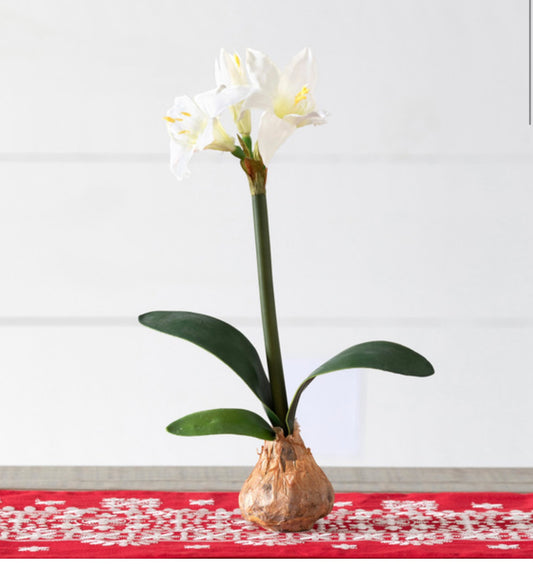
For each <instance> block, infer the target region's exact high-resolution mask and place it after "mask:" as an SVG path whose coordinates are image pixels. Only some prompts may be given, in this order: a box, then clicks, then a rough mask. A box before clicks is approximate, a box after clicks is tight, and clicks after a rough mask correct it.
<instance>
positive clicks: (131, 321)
mask: <svg viewBox="0 0 533 564" xmlns="http://www.w3.org/2000/svg"><path fill="white" fill-rule="evenodd" d="M226 319H227V321H229V322H231V323H234V324H235V325H238V326H259V325H260V324H261V321H260V319H259V318H255V317H229V316H228V317H227V318H226ZM279 322H280V325H282V326H285V327H326V326H327V327H407V328H411V327H412V328H417V327H425V328H436V329H438V328H444V329H445V328H449V327H479V328H487V329H490V328H497V329H520V328H530V327H533V318H532V317H493V318H476V317H471V318H468V317H465V318H452V317H450V318H444V317H442V318H440V317H418V318H415V317H412V318H410V317H391V318H379V317H359V318H355V317H354V318H348V317H309V318H307V317H286V318H284V317H280V320H279ZM138 324H139V323H138V321H137V317H136V316H131V317H129V316H74V315H72V316H71V315H66V316H22V315H21V316H4V317H0V326H1V327H46V326H50V327H132V326H137V325H138Z"/></svg>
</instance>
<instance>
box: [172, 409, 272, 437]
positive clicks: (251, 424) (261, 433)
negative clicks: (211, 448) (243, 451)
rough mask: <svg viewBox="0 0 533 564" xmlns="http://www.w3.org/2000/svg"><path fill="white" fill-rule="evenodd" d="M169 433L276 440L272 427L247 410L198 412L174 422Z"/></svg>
mask: <svg viewBox="0 0 533 564" xmlns="http://www.w3.org/2000/svg"><path fill="white" fill-rule="evenodd" d="M167 431H168V432H169V433H173V434H174V435H183V436H187V437H194V436H197V435H223V434H230V435H248V436H249V437H256V438H258V439H264V440H267V441H271V440H273V439H275V438H276V433H274V431H273V429H272V427H271V426H270V425H269V424H268V423H267V422H266V421H265V420H264V419H263V418H262V417H260V416H259V415H257V413H253V412H252V411H248V410H247V409H208V410H207V411H197V412H196V413H191V414H189V415H186V416H185V417H182V418H181V419H178V420H177V421H174V422H173V423H171V424H170V425H169V426H168V427H167Z"/></svg>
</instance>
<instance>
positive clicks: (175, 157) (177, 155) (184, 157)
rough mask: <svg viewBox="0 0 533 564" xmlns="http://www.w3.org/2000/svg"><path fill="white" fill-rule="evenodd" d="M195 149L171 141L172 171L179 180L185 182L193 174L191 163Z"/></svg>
mask: <svg viewBox="0 0 533 564" xmlns="http://www.w3.org/2000/svg"><path fill="white" fill-rule="evenodd" d="M193 152H194V149H193V148H192V147H188V146H186V145H183V144H181V143H176V141H174V139H172V138H171V139H170V170H171V171H172V172H173V173H174V175H175V176H176V178H177V179H178V180H183V179H184V178H186V177H187V176H189V175H190V174H191V171H190V170H189V161H190V160H191V157H192V154H193Z"/></svg>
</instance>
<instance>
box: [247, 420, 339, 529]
mask: <svg viewBox="0 0 533 564" xmlns="http://www.w3.org/2000/svg"><path fill="white" fill-rule="evenodd" d="M333 499H334V491H333V486H332V485H331V483H330V481H329V480H328V478H327V476H326V475H325V474H324V472H323V471H322V469H321V468H320V467H319V466H318V464H317V463H316V462H315V459H314V458H313V455H312V454H311V450H310V449H308V448H307V447H306V446H305V444H304V442H303V440H302V438H301V437H300V431H299V428H298V425H295V429H294V432H293V433H292V434H291V435H289V436H288V437H285V436H284V434H283V431H282V430H281V429H279V428H276V439H275V440H274V441H265V444H264V446H263V447H262V449H261V452H260V453H259V460H258V462H257V464H256V465H255V468H254V469H253V470H252V473H251V474H250V476H248V479H247V480H246V482H245V483H244V485H243V487H242V489H241V493H240V495H239V507H240V508H241V514H242V516H243V518H244V519H247V520H248V521H252V522H254V523H257V524H258V525H261V526H262V527H264V528H265V529H270V530H272V531H284V532H289V531H307V530H308V529H310V528H311V527H312V526H313V525H314V524H315V522H316V521H317V520H318V519H320V518H321V517H325V516H326V515H327V514H328V513H329V512H330V511H331V509H332V508H333Z"/></svg>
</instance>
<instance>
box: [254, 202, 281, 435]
mask: <svg viewBox="0 0 533 564" xmlns="http://www.w3.org/2000/svg"><path fill="white" fill-rule="evenodd" d="M252 207H253V213H254V231H255V249H256V254H257V273H258V276H259V295H260V299H261V317H262V320H263V333H264V337H265V349H266V356H267V364H268V373H269V376H270V387H271V389H272V401H273V407H274V411H275V412H276V415H277V416H278V417H279V418H280V419H281V421H283V426H284V431H285V434H286V433H287V429H286V428H285V425H286V424H285V418H286V416H287V411H288V405H287V392H286V390H285V379H284V377H283V365H282V362H281V349H280V344H279V335H278V323H277V320H276V304H275V302H274V284H273V281H272V259H271V255H270V235H269V230H268V211H267V202H266V194H265V193H264V192H263V193H259V194H257V193H256V194H252Z"/></svg>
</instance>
